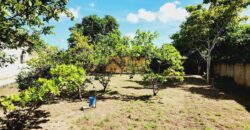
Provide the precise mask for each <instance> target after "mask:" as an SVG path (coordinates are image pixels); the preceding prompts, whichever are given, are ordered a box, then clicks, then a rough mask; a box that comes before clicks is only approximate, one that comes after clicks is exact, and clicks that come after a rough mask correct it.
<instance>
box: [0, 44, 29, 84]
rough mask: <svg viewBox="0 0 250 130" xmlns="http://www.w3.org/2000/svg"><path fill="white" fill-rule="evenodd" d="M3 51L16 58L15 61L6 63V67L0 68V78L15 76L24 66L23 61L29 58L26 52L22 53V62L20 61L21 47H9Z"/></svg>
mask: <svg viewBox="0 0 250 130" xmlns="http://www.w3.org/2000/svg"><path fill="white" fill-rule="evenodd" d="M3 51H4V52H5V53H6V54H8V55H13V56H14V57H15V58H16V60H15V63H13V64H8V65H7V67H2V68H0V80H1V79H6V78H10V77H15V76H16V75H17V74H18V73H19V72H20V70H21V68H23V67H25V66H26V64H25V62H26V61H28V60H29V59H30V58H31V57H30V56H29V55H28V54H24V55H23V56H22V57H23V63H21V55H22V49H10V50H3Z"/></svg>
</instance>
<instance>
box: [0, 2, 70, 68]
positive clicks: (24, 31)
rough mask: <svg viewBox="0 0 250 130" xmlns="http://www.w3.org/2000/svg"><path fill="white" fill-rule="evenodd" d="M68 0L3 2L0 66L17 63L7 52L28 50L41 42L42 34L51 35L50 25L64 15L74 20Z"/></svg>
mask: <svg viewBox="0 0 250 130" xmlns="http://www.w3.org/2000/svg"><path fill="white" fill-rule="evenodd" d="M67 3H68V1H67V0H46V1H44V0H21V1H20V0H19V1H16V0H1V1H0V45H1V46H0V62H1V63H0V67H2V66H3V65H4V64H5V63H8V62H13V61H14V57H13V56H10V57H9V56H8V55H7V54H5V53H4V52H3V49H16V48H20V47H23V48H27V49H26V50H28V51H30V50H31V49H32V48H34V46H36V44H39V43H40V41H41V40H40V36H41V35H42V34H45V35H46V34H51V33H52V32H51V30H52V29H53V27H52V26H48V25H47V24H46V22H49V21H50V20H51V19H55V20H59V17H60V14H62V13H64V14H66V15H67V16H69V17H71V18H73V15H72V14H71V13H70V12H69V11H68V9H67V8H66V4H67Z"/></svg>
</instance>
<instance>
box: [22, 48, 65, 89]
mask: <svg viewBox="0 0 250 130" xmlns="http://www.w3.org/2000/svg"><path fill="white" fill-rule="evenodd" d="M38 53H39V55H38V57H37V58H34V59H32V60H30V61H29V62H28V67H27V68H24V69H22V71H21V72H20V73H19V74H18V76H17V83H18V85H19V86H18V87H19V88H20V89H21V90H24V89H27V88H28V87H30V86H34V87H39V83H38V82H37V80H38V79H39V78H46V79H50V78H51V74H50V69H51V68H53V67H55V65H56V64H61V63H63V62H64V60H63V56H62V55H63V53H62V52H60V51H59V50H58V48H56V47H48V48H44V49H42V50H40V51H39V52H38Z"/></svg>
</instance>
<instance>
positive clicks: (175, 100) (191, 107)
mask: <svg viewBox="0 0 250 130" xmlns="http://www.w3.org/2000/svg"><path fill="white" fill-rule="evenodd" d="M128 79H129V77H128V76H127V75H122V76H120V75H116V76H114V77H112V79H111V81H112V82H111V83H110V86H109V88H108V89H109V91H108V92H107V93H106V94H104V95H102V96H98V97H97V107H96V108H95V109H87V110H84V111H82V110H80V108H81V107H82V106H85V107H86V106H88V103H87V99H85V100H84V101H82V102H70V101H60V102H58V103H54V104H48V105H43V106H42V107H41V108H40V109H41V110H44V111H46V112H49V113H50V116H49V117H47V118H48V120H49V121H48V122H45V123H40V124H39V126H40V128H42V129H61V130H64V129H73V130H74V129H75V130H78V129H82V130H91V129H93V130H111V129H115V130H117V129H119V130H120V129H121V130H163V129H164V130H165V129H190V130H191V129H203V130H214V129H233V130H234V129H242V130H247V129H249V128H250V125H249V124H250V114H249V111H248V109H247V108H246V103H242V102H243V100H244V99H242V98H239V97H240V95H238V96H239V97H238V98H235V97H234V95H228V94H226V93H223V92H221V91H218V90H217V89H213V88H211V87H210V86H207V85H204V84H202V83H196V82H197V81H196V82H187V83H186V84H183V85H180V86H178V87H168V88H166V89H161V90H160V92H159V93H158V95H157V96H155V97H153V96H151V95H152V90H151V89H148V88H144V87H143V86H142V84H138V82H136V81H140V79H141V77H140V76H138V75H137V76H135V78H134V79H133V81H130V80H128ZM199 82H200V81H199ZM93 85H95V86H96V87H97V88H98V90H101V89H102V88H101V85H100V84H99V83H98V82H97V81H94V84H93ZM88 90H92V88H91V87H90V88H88V89H87V90H86V91H88ZM11 92H17V89H16V87H15V86H11V87H5V88H1V89H0V95H1V96H2V95H8V94H9V93H11ZM0 112H1V115H0V116H1V117H2V116H3V115H2V111H0Z"/></svg>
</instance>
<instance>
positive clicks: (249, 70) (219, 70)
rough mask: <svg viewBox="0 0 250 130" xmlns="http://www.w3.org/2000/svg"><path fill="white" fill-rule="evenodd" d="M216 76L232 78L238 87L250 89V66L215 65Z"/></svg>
mask: <svg viewBox="0 0 250 130" xmlns="http://www.w3.org/2000/svg"><path fill="white" fill-rule="evenodd" d="M213 71H214V74H215V75H218V76H222V77H231V78H233V79H234V81H235V83H236V84H237V85H241V86H246V87H249V88H250V64H239V63H238V64H215V65H214V70H213Z"/></svg>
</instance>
